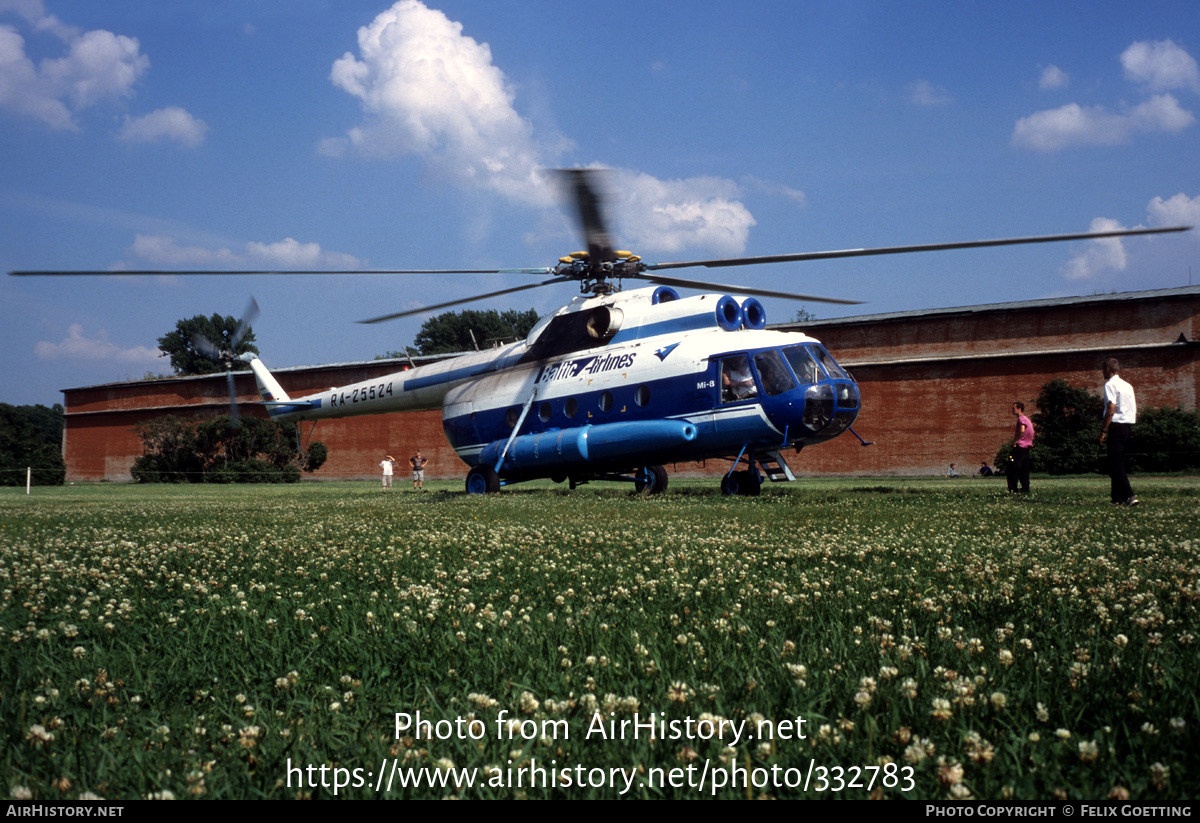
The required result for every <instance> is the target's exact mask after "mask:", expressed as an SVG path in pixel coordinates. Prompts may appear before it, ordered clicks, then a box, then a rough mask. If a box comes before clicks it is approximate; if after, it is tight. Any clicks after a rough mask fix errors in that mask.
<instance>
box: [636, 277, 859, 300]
mask: <svg viewBox="0 0 1200 823" xmlns="http://www.w3.org/2000/svg"><path fill="white" fill-rule="evenodd" d="M638 277H639V279H642V280H649V281H650V282H651V283H658V284H660V285H663V286H680V287H682V288H685V289H715V290H718V291H724V292H730V293H732V294H752V295H754V296H755V297H782V298H784V299H785V300H803V301H806V302H812V303H841V304H843V305H847V306H857V305H858V304H859V303H862V302H863V301H862V300H845V299H843V298H841V297H818V296H817V295H814V294H794V293H792V292H786V291H769V290H767V289H750V288H746V287H745V286H724V285H721V284H720V283H710V282H708V281H707V280H685V279H684V278H682V277H663V276H661V275H657V274H642V275H638Z"/></svg>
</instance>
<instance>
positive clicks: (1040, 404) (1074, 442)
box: [1030, 377, 1103, 474]
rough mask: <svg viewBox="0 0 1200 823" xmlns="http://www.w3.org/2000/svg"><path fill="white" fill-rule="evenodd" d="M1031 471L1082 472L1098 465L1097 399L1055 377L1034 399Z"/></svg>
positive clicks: (1091, 394) (1051, 472) (1050, 472)
mask: <svg viewBox="0 0 1200 823" xmlns="http://www.w3.org/2000/svg"><path fill="white" fill-rule="evenodd" d="M1034 404H1035V405H1036V406H1037V411H1036V412H1034V413H1033V414H1032V415H1030V420H1032V421H1033V430H1034V441H1033V449H1031V450H1030V458H1031V459H1032V461H1033V470H1034V471H1035V472H1042V473H1045V474H1084V473H1087V472H1094V471H1096V470H1097V468H1098V463H1097V459H1098V457H1099V446H1098V445H1097V444H1098V443H1099V438H1100V422H1101V418H1100V413H1101V409H1102V405H1103V404H1102V403H1101V402H1100V398H1099V397H1098V396H1096V395H1095V394H1093V393H1092V392H1091V391H1089V390H1088V389H1080V388H1076V387H1074V386H1072V385H1071V384H1070V383H1068V382H1067V381H1066V380H1063V379H1062V378H1061V377H1056V378H1054V379H1053V380H1051V381H1050V382H1049V383H1047V384H1046V385H1044V386H1042V390H1041V392H1040V393H1039V394H1038V396H1037V400H1035V401H1034Z"/></svg>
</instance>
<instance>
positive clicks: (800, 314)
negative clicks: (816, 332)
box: [792, 306, 817, 323]
mask: <svg viewBox="0 0 1200 823" xmlns="http://www.w3.org/2000/svg"><path fill="white" fill-rule="evenodd" d="M816 319H817V316H816V315H815V314H813V313H812V312H810V311H809V310H808V309H807V308H806V307H804V306H801V307H800V308H798V309H796V317H795V319H794V320H792V322H793V323H808V322H810V321H812V320H816Z"/></svg>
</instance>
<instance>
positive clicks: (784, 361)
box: [717, 343, 858, 443]
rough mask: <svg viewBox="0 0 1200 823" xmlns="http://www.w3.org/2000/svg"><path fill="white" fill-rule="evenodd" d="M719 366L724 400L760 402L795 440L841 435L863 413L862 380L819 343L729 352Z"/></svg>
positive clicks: (730, 402)
mask: <svg viewBox="0 0 1200 823" xmlns="http://www.w3.org/2000/svg"><path fill="white" fill-rule="evenodd" d="M718 370H719V372H720V374H719V378H718V381H717V385H719V386H720V392H719V398H718V404H719V405H721V406H725V405H730V404H738V403H749V402H756V403H760V404H761V405H762V407H763V411H764V412H765V413H766V415H767V417H768V418H769V419H770V420H771V421H772V423H773V424H774V425H775V426H776V427H777V428H779V429H780V430H781V431H785V432H786V433H787V434H786V437H787V440H788V441H789V442H798V443H812V442H816V441H818V440H828V439H830V438H833V437H836V436H837V435H839V434H841V433H842V432H844V431H845V430H846V429H848V428H849V427H850V426H851V425H852V424H853V423H854V419H855V418H856V417H857V416H858V385H857V384H856V383H855V382H854V379H853V378H851V377H850V375H849V374H847V373H846V370H845V369H843V368H842V367H841V366H839V365H838V363H837V361H836V360H834V359H833V357H832V356H831V355H830V354H829V352H828V351H826V350H825V348H824V347H823V346H821V345H819V344H816V343H801V344H795V345H789V346H778V347H774V348H769V349H762V350H759V351H751V352H744V353H736V354H727V355H724V356H722V357H720V358H719V360H718ZM797 411H802V413H801V415H800V420H799V421H797V420H796V417H797V414H796V413H797ZM797 422H800V423H801V425H802V427H803V428H802V429H801V428H799V427H797V426H796V423H797Z"/></svg>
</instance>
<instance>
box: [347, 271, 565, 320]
mask: <svg viewBox="0 0 1200 823" xmlns="http://www.w3.org/2000/svg"><path fill="white" fill-rule="evenodd" d="M562 282H564V281H563V279H562V278H558V279H556V280H543V281H542V282H541V283H529V284H527V285H524V286H516V287H515V288H511V289H501V290H500V291H493V292H488V293H487V294H474V295H471V296H470V297H461V298H459V299H457V300H450V301H448V302H446V303H438V304H437V305H436V306H423V307H422V308H419V309H411V310H410V311H401V312H396V313H395V314H385V315H383V316H381V317H372V318H371V319H369V320H359V321H358V322H359V323H383V322H385V321H387V320H398V319H399V318H401V317H409V316H411V315H414V314H424V313H426V312H431V311H437V310H438V309H445V308H449V307H450V306H460V305H462V304H463V303H473V302H474V301H476V300H483V299H484V298H487V297H499V296H500V295H502V294H512V293H513V292H517V291H525V290H527V289H536V288H540V287H542V286H551V285H554V284H555V283H562Z"/></svg>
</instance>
